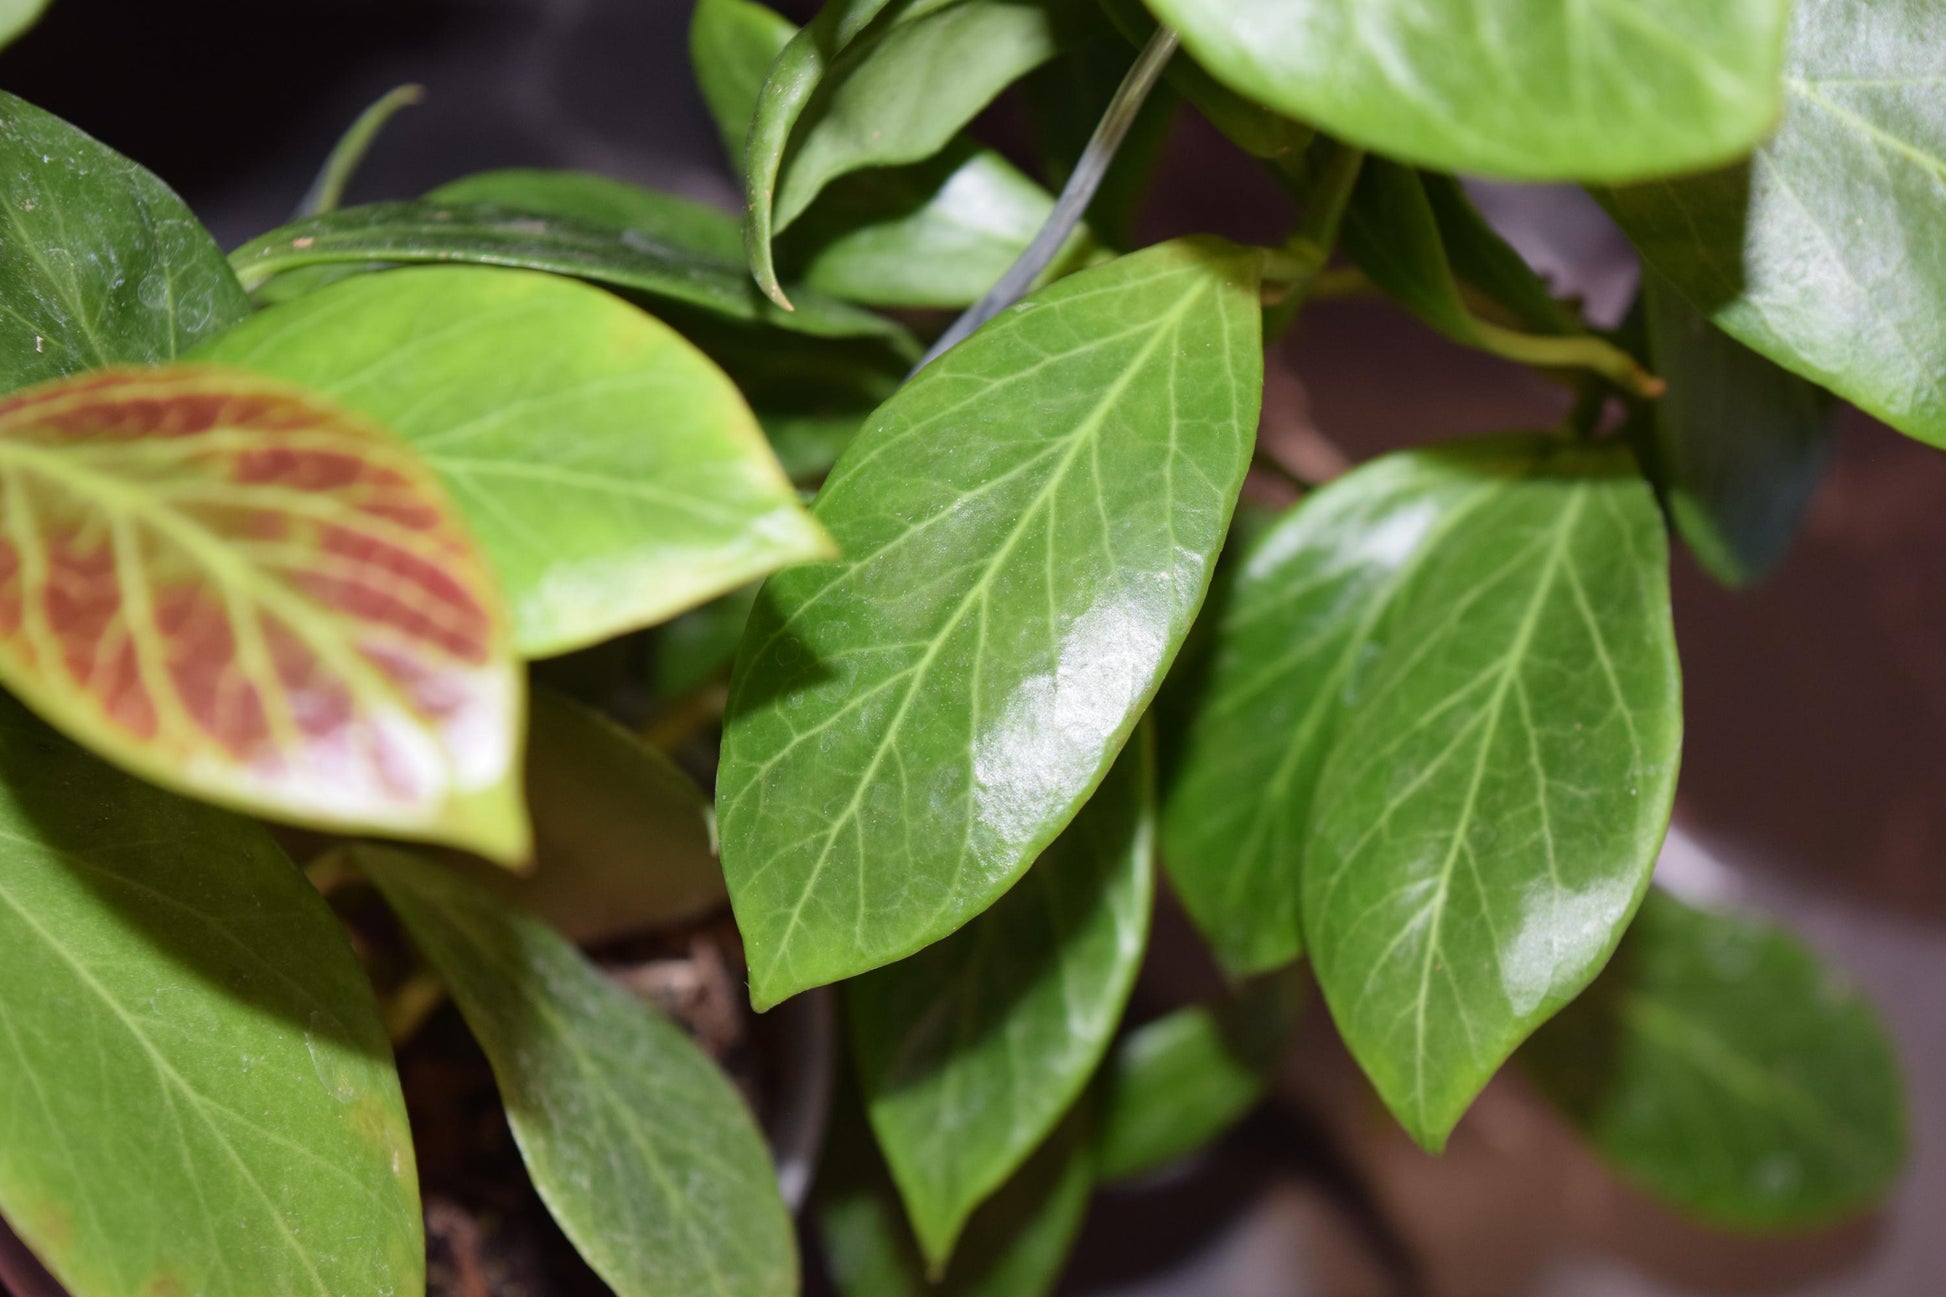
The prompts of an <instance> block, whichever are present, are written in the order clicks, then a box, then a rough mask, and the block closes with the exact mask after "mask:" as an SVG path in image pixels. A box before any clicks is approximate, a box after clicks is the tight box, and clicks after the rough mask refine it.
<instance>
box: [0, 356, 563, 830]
mask: <svg viewBox="0 0 1946 1297" xmlns="http://www.w3.org/2000/svg"><path fill="white" fill-rule="evenodd" d="M0 502H4V505H3V507H0V680H4V681H5V682H6V684H7V686H8V687H9V688H10V689H12V690H13V691H14V692H15V693H17V694H18V695H19V696H20V697H21V698H22V700H23V701H25V702H26V703H27V704H28V705H29V706H31V707H33V708H34V709H35V710H36V711H39V712H41V713H42V714H43V715H45V716H47V717H48V718H49V719H51V720H53V721H54V722H55V723H56V724H58V725H60V726H61V727H62V728H63V729H65V730H66V731H67V732H68V733H70V734H72V735H73V736H74V737H76V738H78V739H80V740H81V741H82V742H84V743H86V744H88V745H89V746H91V747H93V748H95V749H96V750H97V751H99V752H101V753H103V754H104V755H106V756H108V757H110V758H112V759H113V760H115V761H117V762H119V763H120V764H122V765H124V766H127V767H128V768H129V769H132V770H134V771H135V772H136V773H138V774H140V775H143V776H144V777H146V778H149V779H152V780H154V781H155V782H157V783H159V784H162V785H164V786H165V787H170V788H174V789H176V790H178V791H181V792H185V793H189V794H191V795H193V796H197V797H203V798H207V799H209V800H211V801H215V802H220V803H223V804H225V805H230V806H235V807H237V808H240V809H243V810H247V811H250V812H252V813H254V814H259V815H267V816H271V817H275V818H285V819H292V820H296V821H299V822H302V823H308V824H315V825H319V826H321V827H326V828H332V829H341V830H368V831H375V832H380V833H388V834H395V835H399V836H407V837H421V838H430V839H436V840H439V841H444V842H451V843H454V844H456V845H460V846H465V847H468V848H471V849H473V850H477V851H480V852H481V853H483V854H486V855H489V856H493V857H495V858H498V859H501V860H505V861H517V860H519V859H521V858H522V856H523V855H524V854H525V852H526V848H527V823H526V814H525V812H524V810H523V809H522V807H521V804H520V798H519V796H518V794H517V792H516V791H515V790H514V787H513V784H512V781H513V778H514V776H515V773H516V769H517V754H518V750H519V732H520V718H521V710H522V693H523V681H522V678H521V676H520V674H519V671H518V669H517V664H516V662H515V661H514V657H513V645H512V635H511V633H510V627H509V625H508V621H507V617H506V614H505V612H504V611H503V609H502V606H501V602H500V596H499V592H498V590H497V589H496V588H495V586H494V583H493V578H492V575H491V573H490V571H489V570H488V568H487V566H486V561H485V559H484V558H482V557H481V555H480V553H479V550H478V549H477V547H476V546H475V544H474V542H473V538H472V536H471V535H470V534H469V533H468V532H467V530H466V528H465V526H464V525H463V524H462V523H461V522H460V520H459V517H458V514H457V512H456V511H455V510H454V508H453V505H452V503H451V502H450V501H449V500H448V499H447V497H446V493H445V491H444V490H443V489H442V488H441V487H440V485H439V482H438V479H437V478H435V477H434V476H433V475H432V472H431V470H429V469H428V468H426V467H425V466H424V465H423V464H422V463H421V462H420V461H419V459H418V458H417V457H415V456H414V455H413V454H412V453H411V452H410V451H409V450H408V449H407V448H406V447H405V446H404V445H403V444H402V443H400V442H399V441H397V440H396V439H395V438H393V437H392V436H391V435H390V434H388V433H387V432H385V431H384V430H383V429H382V428H380V427H378V426H377V425H375V424H372V423H370V422H368V421H367V420H365V419H364V418H361V417H359V416H356V415H353V414H351V413H350V412H348V411H346V410H343V409H341V408H340V407H338V406H335V405H332V404H330V403H329V402H327V401H326V400H324V399H323V398H322V397H319V396H317V395H315V394H313V393H310V392H307V391H305V390H303V389H302V388H296V387H292V386H290V385H289V384H287V383H284V382H280V381H276V380H273V379H268V378H263V377H260V376H257V375H254V374H246V373H243V372H241V371H238V370H226V369H220V368H216V367H211V366H201V365H196V366H188V365H185V366H174V367H169V368H162V369H108V370H99V371H96V372H93V373H90V374H86V375H82V376H79V377H76V378H70V379H61V380H57V381H55V382H52V383H44V384H41V385H40V386H38V387H33V388H29V389H27V390H26V391H22V392H16V393H14V394H13V395H11V396H9V397H6V398H4V399H0Z"/></svg>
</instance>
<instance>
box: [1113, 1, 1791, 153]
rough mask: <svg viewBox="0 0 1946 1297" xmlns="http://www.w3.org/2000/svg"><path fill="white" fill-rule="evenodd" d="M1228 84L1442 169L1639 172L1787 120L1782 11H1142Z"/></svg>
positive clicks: (1462, 6)
mask: <svg viewBox="0 0 1946 1297" xmlns="http://www.w3.org/2000/svg"><path fill="white" fill-rule="evenodd" d="M1149 7H1150V8H1151V9H1152V10H1154V11H1155V13H1156V16H1157V17H1159V18H1161V19H1162V21H1163V22H1164V23H1165V24H1167V25H1168V26H1171V27H1173V28H1175V29H1176V31H1177V33H1178V34H1180V35H1181V37H1182V42H1183V45H1184V46H1185V47H1186V48H1187V49H1188V50H1189V52H1190V53H1191V54H1193V55H1194V56H1195V57H1196V59H1197V61H1198V62H1200V63H1201V64H1202V65H1203V66H1204V67H1206V68H1208V69H1209V70H1210V72H1211V73H1213V74H1214V75H1215V76H1216V77H1217V78H1218V79H1220V80H1222V81H1224V82H1226V83H1227V84H1228V85H1230V86H1231V87H1232V88H1234V89H1236V90H1238V91H1240V92H1242V93H1243V94H1246V95H1248V96H1250V97H1251V98H1253V99H1256V100H1257V101H1259V102H1261V103H1263V104H1267V105H1268V106H1270V107H1272V108H1275V109H1277V110H1279V111H1280V112H1283V113H1286V114H1288V115H1289V116H1292V117H1296V118H1299V119H1302V120H1304V121H1308V122H1313V123H1316V125H1317V126H1318V127H1320V128H1321V129H1323V130H1326V131H1329V132H1330V133H1331V134H1333V135H1336V136H1339V137H1341V138H1343V139H1345V140H1348V141H1350V142H1351V143H1354V144H1357V145H1360V146H1363V147H1365V148H1369V149H1372V150H1374V151H1375V152H1379V153H1384V154H1386V155H1388V156H1391V157H1396V158H1400V159H1403V160H1405V161H1408V162H1415V163H1418V164H1420V165H1423V166H1430V167H1435V168H1437V169H1439V170H1442V171H1469V172H1480V173H1483V174H1487V175H1496V176H1504V177H1506V178H1508V179H1515V180H1603V179H1631V180H1632V179H1641V178H1645V177H1649V176H1656V175H1667V174H1672V173H1676V172H1681V171H1693V170H1695V169H1697V168H1698V167H1704V166H1710V165H1713V164H1716V163H1722V162H1727V161H1729V160H1730V159H1732V158H1735V157H1736V156H1737V155H1739V154H1741V153H1743V152H1744V151H1745V150H1747V149H1749V148H1750V146H1751V145H1753V144H1755V143H1756V142H1757V141H1758V140H1759V139H1761V138H1762V137H1763V135H1764V134H1765V132H1767V131H1768V130H1769V129H1770V128H1771V126H1773V125H1774V124H1775V122H1776V119H1777V106H1778V87H1777V79H1778V71H1779V64H1780V61H1781V58H1782V53H1783V36H1784V26H1785V14H1786V9H1787V7H1788V6H1787V3H1786V0H1599V2H1597V3H1584V4H1562V3H1561V2H1560V0H1444V2H1443V3H1439V4H1433V5H1428V4H1425V3H1423V0H1149Z"/></svg>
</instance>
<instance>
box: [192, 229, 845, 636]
mask: <svg viewBox="0 0 1946 1297" xmlns="http://www.w3.org/2000/svg"><path fill="white" fill-rule="evenodd" d="M199 355H200V356H202V357H203V358H206V359H209V360H213V361H217V362H219V363H221V364H226V365H236V366H240V367H243V368H247V369H252V370H257V371H260V372H263V373H267V374H272V375H275V376H277V377H279V378H286V379H289V380H291V381H292V382H296V383H301V384H303V385H304V386H305V387H308V388H310V389H311V390H313V391H316V392H320V393H323V394H324V395H325V396H328V397H330V398H331V399H332V400H334V401H338V402H341V403H342V404H343V405H345V406H346V407H347V408H349V409H351V410H355V411H357V412H358V413H360V414H364V415H367V416H369V417H371V418H373V419H376V420H378V421H379V422H381V423H383V424H384V425H385V426H387V427H388V428H390V429H391V430H392V431H393V432H395V433H397V434H398V435H399V436H400V437H401V438H402V439H404V440H405V441H406V442H408V443H409V444H410V445H411V446H412V448H413V449H414V450H415V451H417V452H418V453H419V454H420V456H421V457H422V458H423V459H424V460H425V462H426V463H428V464H430V465H431V466H432V467H433V468H434V469H435V470H437V471H438V473H439V476H440V478H441V479H442V480H443V481H444V482H445V484H446V487H447V489H448V490H449V491H450V492H451V493H452V496H453V500H454V502H455V503H456V504H458V506H459V507H460V509H461V510H462V511H463V512H464V513H465V515H466V519H467V522H468V523H469V524H470V526H471V527H472V530H473V533H474V534H475V535H477V536H478V537H479V538H480V543H481V545H482V547H483V548H484V549H485V550H486V553H487V557H488V558H489V559H490V560H491V561H492V563H493V567H494V571H495V573H496V575H497V577H498V579H499V583H500V587H501V589H502V590H503V591H505V593H506V596H507V600H508V602H509V603H510V604H511V605H512V611H513V617H514V633H515V643H516V647H517V648H518V649H519V650H520V652H521V653H523V654H524V655H526V656H529V657H542V656H547V655H550V654H555V653H561V652H565V651H567V650H569V649H575V648H581V647H585V646H586V645H589V644H594V643H599V642H600V641H602V640H605V639H610V638H613V637H614V636H616V635H619V634H621V633H623V632H624V631H630V630H636V629H639V628H641V627H643V626H647V625H652V624H654V623H656V622H659V621H664V620H667V619H668V618H670V617H672V616H674V615H675V614H677V613H679V612H683V611H685V610H686V609H689V608H692V607H695V606H696V605H697V604H699V603H703V602H705V601H707V600H709V599H712V598H714V597H715V596H717V595H719V594H722V593H724V592H726V591H728V590H733V589H735V588H736V587H738V586H740V585H743V584H745V583H747V582H749V581H752V580H755V579H757V578H759V577H762V576H765V575H767V574H768V573H770V572H772V571H774V570H776V569H777V568H779V567H783V566H786V565H788V564H790V563H794V562H801V561H804V560H807V559H813V558H824V557H828V556H829V555H830V553H831V542H830V540H829V538H828V537H826V536H825V534H824V531H823V529H822V528H820V527H819V526H818V525H817V523H815V522H813V521H812V520H811V517H810V515H809V514H807V513H806V512H805V511H804V508H803V506H802V505H801V504H799V502H798V499H797V492H796V490H795V489H794V488H793V487H792V486H791V484H790V480H789V479H788V478H786V477H785V476H784V470H783V469H782V468H781V467H779V466H778V463H777V460H776V458H775V457H774V456H773V455H772V454H771V452H770V448H769V446H768V445H766V444H765V442H764V437H763V433H762V432H761V431H760V430H759V429H758V427H757V422H756V418H755V416H753V415H752V414H751V413H750V408H749V407H748V406H747V405H745V404H744V402H743V398H742V396H740V395H739V394H738V392H737V390H736V388H735V387H734V386H733V385H732V384H731V382H730V380H729V379H728V378H727V377H725V376H724V374H723V372H722V371H721V370H719V369H717V368H716V366H714V365H713V364H711V363H710V361H709V359H708V358H707V357H705V356H704V355H703V354H702V353H701V352H699V351H697V350H696V349H695V348H694V347H693V346H691V345H690V344H689V343H688V342H686V341H684V340H683V339H682V338H681V337H680V336H679V335H677V333H676V332H675V331H674V330H673V329H671V328H669V327H668V326H667V325H665V324H663V323H662V322H660V321H659V320H656V319H654V318H652V317H650V316H647V315H644V314H643V313H642V312H641V311H639V310H637V309H636V308H635V307H633V306H630V305H629V304H628V303H627V302H624V301H622V300H620V299H619V298H617V297H614V296H613V295H611V294H608V293H604V292H601V291H600V290H598V289H595V288H591V287H589V286H588V285H586V284H579V283H575V282H574V281H573V280H568V279H561V278H559V277H556V276H552V275H539V274H533V273H531V272H524V271H513V270H497V269H488V268H483V267H475V266H439V267H414V268H410V269H405V270H395V271H389V272H387V273H385V274H382V275H360V276H357V277H356V278H353V279H349V280H346V281H345V282H343V283H340V284H333V285H331V286H330V287H328V288H324V289H321V290H320V291H318V292H315V293H311V294H307V295H306V296H304V297H301V298H298V299H297V300H295V301H292V302H286V303H284V304H282V305H280V306H275V307H272V308H271V309H269V310H267V311H263V312H261V313H260V314H258V315H256V316H255V317H253V318H252V319H250V320H249V321H247V322H246V323H244V324H242V325H239V326H238V327H236V328H235V329H232V330H230V331H229V332H228V333H226V334H224V335H223V336H222V337H221V338H218V339H217V340H216V341H215V342H214V343H213V344H210V345H209V346H206V347H204V348H203V349H202V351H201V352H200V353H199Z"/></svg>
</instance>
